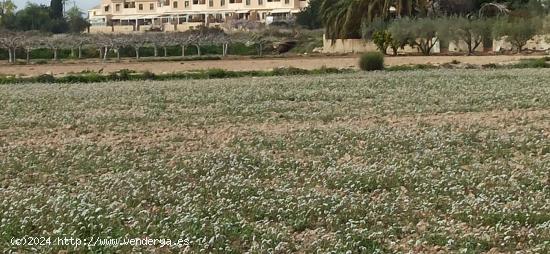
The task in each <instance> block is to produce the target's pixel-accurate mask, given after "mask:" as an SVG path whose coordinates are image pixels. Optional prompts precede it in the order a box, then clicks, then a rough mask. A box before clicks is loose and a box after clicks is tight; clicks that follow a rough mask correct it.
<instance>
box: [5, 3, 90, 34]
mask: <svg viewBox="0 0 550 254" xmlns="http://www.w3.org/2000/svg"><path fill="white" fill-rule="evenodd" d="M10 4H11V6H14V5H13V3H12V1H10V0H8V1H7V2H6V5H10ZM1 7H2V3H0V16H1V17H0V30H2V29H8V30H12V31H41V32H48V33H56V34H58V33H80V32H82V31H84V30H85V29H86V28H87V27H88V26H89V23H88V21H87V20H86V19H84V18H83V13H82V11H81V10H80V9H78V7H76V6H75V7H72V8H70V9H69V10H67V12H66V13H65V15H64V13H63V1H62V0H52V1H51V3H50V6H46V5H39V4H34V3H27V5H26V6H25V7H24V8H21V9H20V10H18V11H15V7H13V8H11V9H9V8H8V11H7V12H5V13H4V14H5V15H2V8H1Z"/></svg>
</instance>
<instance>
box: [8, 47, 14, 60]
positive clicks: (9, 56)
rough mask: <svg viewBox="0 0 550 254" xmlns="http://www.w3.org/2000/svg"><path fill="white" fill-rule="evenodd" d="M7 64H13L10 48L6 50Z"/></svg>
mask: <svg viewBox="0 0 550 254" xmlns="http://www.w3.org/2000/svg"><path fill="white" fill-rule="evenodd" d="M8 63H13V55H12V53H11V48H8Z"/></svg>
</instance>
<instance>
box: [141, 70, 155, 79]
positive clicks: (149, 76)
mask: <svg viewBox="0 0 550 254" xmlns="http://www.w3.org/2000/svg"><path fill="white" fill-rule="evenodd" d="M156 77H157V75H155V73H152V72H150V71H145V72H143V74H142V78H143V79H145V80H155V79H156Z"/></svg>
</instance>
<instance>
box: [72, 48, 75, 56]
mask: <svg viewBox="0 0 550 254" xmlns="http://www.w3.org/2000/svg"><path fill="white" fill-rule="evenodd" d="M71 57H72V58H74V57H75V52H74V48H71Z"/></svg>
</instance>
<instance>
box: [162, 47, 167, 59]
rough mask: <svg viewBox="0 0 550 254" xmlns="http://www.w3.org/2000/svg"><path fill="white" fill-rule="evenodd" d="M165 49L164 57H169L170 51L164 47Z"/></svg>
mask: <svg viewBox="0 0 550 254" xmlns="http://www.w3.org/2000/svg"><path fill="white" fill-rule="evenodd" d="M162 48H163V49H164V57H168V50H167V49H166V47H162Z"/></svg>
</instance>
